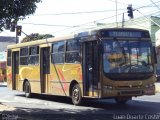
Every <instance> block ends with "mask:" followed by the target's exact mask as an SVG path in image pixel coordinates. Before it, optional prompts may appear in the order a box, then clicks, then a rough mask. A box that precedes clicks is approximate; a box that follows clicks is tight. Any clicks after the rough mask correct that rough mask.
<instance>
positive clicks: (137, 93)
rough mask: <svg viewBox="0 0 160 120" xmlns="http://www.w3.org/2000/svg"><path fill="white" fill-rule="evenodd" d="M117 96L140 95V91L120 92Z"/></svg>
mask: <svg viewBox="0 0 160 120" xmlns="http://www.w3.org/2000/svg"><path fill="white" fill-rule="evenodd" d="M119 95H142V91H139V90H135V91H120V92H119Z"/></svg>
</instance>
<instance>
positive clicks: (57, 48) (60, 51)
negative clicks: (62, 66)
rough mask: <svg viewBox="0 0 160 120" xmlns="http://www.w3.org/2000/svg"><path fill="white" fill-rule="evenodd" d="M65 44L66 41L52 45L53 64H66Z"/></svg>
mask: <svg viewBox="0 0 160 120" xmlns="http://www.w3.org/2000/svg"><path fill="white" fill-rule="evenodd" d="M64 51H65V42H64V41H60V42H56V43H53V44H52V54H51V58H52V63H53V64H55V63H64V60H65V56H64V55H65V54H64Z"/></svg>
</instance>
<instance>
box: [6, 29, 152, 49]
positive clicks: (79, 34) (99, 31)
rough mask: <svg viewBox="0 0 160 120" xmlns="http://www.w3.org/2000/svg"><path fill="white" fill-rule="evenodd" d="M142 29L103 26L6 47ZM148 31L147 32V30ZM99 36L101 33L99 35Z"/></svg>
mask: <svg viewBox="0 0 160 120" xmlns="http://www.w3.org/2000/svg"><path fill="white" fill-rule="evenodd" d="M114 30H116V31H121V30H122V31H123V30H124V31H137V30H138V31H143V32H148V31H147V30H143V29H137V28H103V29H97V30H91V31H86V32H80V33H77V34H75V35H69V36H64V37H53V38H47V39H42V40H35V41H31V42H24V43H19V44H13V45H8V46H7V49H13V48H20V47H25V46H32V45H39V44H48V43H52V42H55V41H62V40H68V39H73V38H76V37H87V36H92V35H97V34H99V35H100V34H101V33H102V32H103V31H114ZM148 33H149V32H148ZM100 36H101V35H100Z"/></svg>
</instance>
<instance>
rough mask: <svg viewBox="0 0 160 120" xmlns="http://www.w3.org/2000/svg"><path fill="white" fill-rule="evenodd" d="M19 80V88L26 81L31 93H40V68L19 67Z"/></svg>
mask: <svg viewBox="0 0 160 120" xmlns="http://www.w3.org/2000/svg"><path fill="white" fill-rule="evenodd" d="M19 79H20V81H22V82H21V83H20V86H23V82H24V80H25V79H26V80H28V81H29V83H30V85H31V92H33V93H41V92H40V67H39V65H32V66H31V65H29V66H20V70H19ZM21 89H22V88H21Z"/></svg>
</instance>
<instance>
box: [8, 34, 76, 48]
mask: <svg viewBox="0 0 160 120" xmlns="http://www.w3.org/2000/svg"><path fill="white" fill-rule="evenodd" d="M73 38H74V36H73V35H70V36H64V37H53V38H47V39H41V40H35V41H30V42H24V43H19V44H12V45H8V46H7V49H12V48H19V47H25V46H32V45H39V44H48V43H51V42H54V41H61V40H67V39H73Z"/></svg>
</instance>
